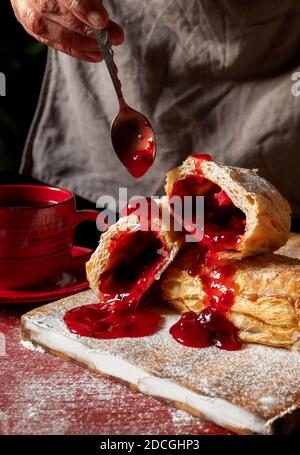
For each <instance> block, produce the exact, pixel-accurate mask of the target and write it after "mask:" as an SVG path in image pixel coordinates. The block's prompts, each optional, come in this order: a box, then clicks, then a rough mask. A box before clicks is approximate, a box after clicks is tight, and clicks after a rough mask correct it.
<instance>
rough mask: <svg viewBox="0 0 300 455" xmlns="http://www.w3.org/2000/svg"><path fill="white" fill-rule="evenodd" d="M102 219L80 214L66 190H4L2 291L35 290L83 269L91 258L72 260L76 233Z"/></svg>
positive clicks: (0, 191) (0, 207)
mask: <svg viewBox="0 0 300 455" xmlns="http://www.w3.org/2000/svg"><path fill="white" fill-rule="evenodd" d="M98 215H99V212H97V211H96V210H81V211H76V208H75V198H74V195H73V194H72V193H71V192H70V191H68V190H65V189H60V188H53V187H48V186H39V185H37V186H36V185H0V287H2V288H6V289H20V288H29V287H32V286H35V285H37V284H39V283H41V282H43V281H47V279H49V278H51V276H52V275H54V274H55V273H57V272H59V271H61V270H63V269H64V268H65V267H69V266H72V265H74V263H76V261H77V262H78V260H81V264H82V265H83V264H84V262H85V261H87V260H88V259H89V255H87V254H85V255H84V256H80V257H78V256H77V257H73V256H72V248H73V241H74V230H75V227H76V226H77V225H78V224H79V223H81V222H83V221H96V218H97V216H98Z"/></svg>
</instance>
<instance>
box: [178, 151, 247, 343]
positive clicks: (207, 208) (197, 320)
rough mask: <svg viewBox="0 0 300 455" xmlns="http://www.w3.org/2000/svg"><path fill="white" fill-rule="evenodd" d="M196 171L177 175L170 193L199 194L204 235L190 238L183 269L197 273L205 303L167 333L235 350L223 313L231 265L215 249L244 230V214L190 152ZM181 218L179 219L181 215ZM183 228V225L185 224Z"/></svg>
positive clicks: (229, 298)
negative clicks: (191, 247) (190, 250)
mask: <svg viewBox="0 0 300 455" xmlns="http://www.w3.org/2000/svg"><path fill="white" fill-rule="evenodd" d="M193 158H194V160H195V167H196V173H195V174H193V175H188V176H186V177H184V178H182V179H181V180H179V181H178V182H177V183H176V184H175V185H174V187H173V192H172V196H174V195H178V196H200V195H203V196H205V199H204V236H203V239H202V240H201V241H200V242H198V243H195V256H194V258H193V260H192V261H191V264H192V267H191V269H190V270H189V273H190V274H191V275H192V276H195V277H199V279H200V280H201V283H202V286H203V290H204V292H205V294H206V300H205V302H204V303H205V309H204V310H203V311H202V312H201V313H200V314H196V313H194V312H192V311H189V312H186V313H184V314H183V315H182V317H181V319H180V320H179V321H178V322H177V323H176V324H175V325H174V326H173V327H171V329H170V333H171V335H172V336H173V338H174V339H175V340H176V341H178V342H179V343H181V344H183V345H185V346H190V347H198V348H201V347H207V346H211V345H215V346H217V347H218V348H220V349H226V350H238V349H240V348H241V342H240V340H239V339H238V334H237V329H236V327H235V326H234V325H233V324H232V322H231V321H230V319H229V318H228V312H229V311H230V309H231V307H232V306H233V304H234V295H235V292H236V283H235V280H234V275H235V268H234V266H233V265H232V264H230V263H228V262H226V263H225V262H223V261H222V260H221V258H220V257H219V252H220V251H223V250H234V249H236V248H237V246H238V244H239V243H240V241H241V239H242V236H243V234H244V231H245V215H244V213H243V212H242V211H241V210H240V209H238V208H237V207H235V206H234V204H233V203H232V201H231V199H230V198H229V196H228V195H227V194H226V192H225V191H224V190H222V189H221V188H220V187H219V186H218V185H216V184H215V183H213V182H211V181H209V180H207V179H205V178H204V176H203V174H202V171H201V163H202V162H203V160H205V161H209V160H210V157H209V156H207V155H193ZM183 223H184V221H183ZM185 227H186V228H187V229H188V230H189V231H190V229H189V226H185Z"/></svg>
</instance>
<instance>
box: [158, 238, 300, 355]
mask: <svg viewBox="0 0 300 455" xmlns="http://www.w3.org/2000/svg"><path fill="white" fill-rule="evenodd" d="M197 254H198V253H197V251H196V250H195V249H194V248H193V247H192V246H188V247H186V248H185V250H183V251H182V252H181V253H180V254H179V256H178V257H177V258H176V260H175V261H174V262H173V264H172V265H171V266H170V267H169V268H168V270H167V271H166V273H165V274H164V277H163V280H162V283H161V288H162V290H163V296H164V299H165V300H166V301H167V302H168V303H169V304H170V305H171V306H173V307H174V308H176V309H177V310H178V311H179V312H182V313H184V312H189V311H192V312H193V313H195V314H197V315H199V314H201V312H203V311H205V309H206V308H211V306H210V305H214V304H215V303H217V304H219V305H220V304H221V306H222V303H223V304H224V303H225V305H224V306H223V307H221V309H222V311H223V314H224V313H225V314H226V318H228V320H229V321H230V322H231V323H232V324H233V325H234V327H235V328H236V330H237V335H238V337H239V339H240V340H241V341H244V342H250V343H260V344H266V345H270V346H276V347H285V348H290V349H291V348H292V349H294V350H300V341H299V340H300V305H299V302H300V260H299V259H296V258H290V257H285V256H281V255H277V254H263V255H259V256H253V257H248V258H245V259H243V260H229V261H228V260H223V261H221V262H220V263H219V264H218V265H217V266H216V267H214V268H213V269H212V270H211V269H210V268H209V267H207V266H206V264H205V263H203V262H202V261H201V260H199V259H198V257H197ZM226 286H227V288H226ZM211 290H212V292H211ZM226 293H227V298H228V293H229V294H230V296H229V301H230V305H229V306H228V305H227V306H226V301H225V302H224V301H223V302H222V297H223V296H224V295H226ZM211 294H214V297H215V299H219V301H218V302H216V301H215V302H214V301H211ZM227 303H228V300H227ZM216 306H217V307H218V305H216ZM219 308H220V307H219ZM225 325H226V320H225ZM217 330H222V327H221V328H220V327H218V329H217ZM224 330H226V327H224ZM215 332H216V331H215ZM215 334H216V333H214V334H213V335H215Z"/></svg>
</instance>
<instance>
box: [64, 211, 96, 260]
mask: <svg viewBox="0 0 300 455" xmlns="http://www.w3.org/2000/svg"><path fill="white" fill-rule="evenodd" d="M99 213H100V212H97V210H76V211H75V213H74V223H73V229H75V228H76V226H78V225H79V224H80V223H83V222H84V221H94V222H96V220H97V217H98V215H99ZM91 254H92V253H91V252H90V251H89V252H87V253H83V254H79V255H75V256H72V258H71V261H72V263H71V264H72V266H75V267H76V266H80V265H83V264H84V263H85V262H87V261H88V260H89V259H90V257H91Z"/></svg>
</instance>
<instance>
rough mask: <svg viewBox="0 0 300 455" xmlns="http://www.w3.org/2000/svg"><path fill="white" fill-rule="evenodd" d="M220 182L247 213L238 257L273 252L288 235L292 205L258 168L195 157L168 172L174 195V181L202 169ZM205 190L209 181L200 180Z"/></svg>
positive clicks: (168, 188) (169, 187) (169, 190)
mask: <svg viewBox="0 0 300 455" xmlns="http://www.w3.org/2000/svg"><path fill="white" fill-rule="evenodd" d="M199 168H200V171H201V174H202V175H203V176H204V177H205V178H206V179H208V180H210V181H211V182H213V183H215V184H217V185H219V186H220V187H221V189H222V190H224V191H225V192H226V193H227V195H228V196H229V197H230V199H231V200H232V202H233V204H234V205H235V206H236V207H238V208H239V209H241V210H242V211H243V212H244V213H245V215H246V226H245V234H244V236H243V238H242V240H241V242H240V243H239V245H238V246H237V251H238V252H239V254H238V257H240V258H243V257H246V256H251V255H256V254H260V253H269V252H273V251H275V250H276V249H278V248H280V247H281V246H282V245H284V244H285V242H286V241H287V239H288V235H289V232H290V225H291V219H290V215H291V208H290V206H289V204H288V202H287V201H286V200H285V199H284V198H283V197H282V196H281V194H280V193H279V192H278V191H277V190H276V188H274V186H273V185H272V184H271V183H269V182H268V181H266V180H265V179H263V178H262V177H260V176H258V175H257V171H256V170H251V169H242V168H238V167H229V166H224V165H222V164H219V163H215V162H213V161H206V160H203V161H200V162H199V163H197V164H196V160H195V158H193V157H188V158H187V159H186V160H185V161H184V163H183V164H182V165H181V166H179V167H178V168H175V169H173V170H171V171H170V172H169V173H168V174H167V180H166V186H165V190H166V194H167V195H168V197H170V196H171V195H172V190H173V186H174V184H175V183H176V182H177V181H178V180H180V179H182V178H184V177H186V176H190V175H195V174H197V172H199ZM204 194H205V184H204V185H201V184H199V192H198V195H199V196H201V195H204Z"/></svg>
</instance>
